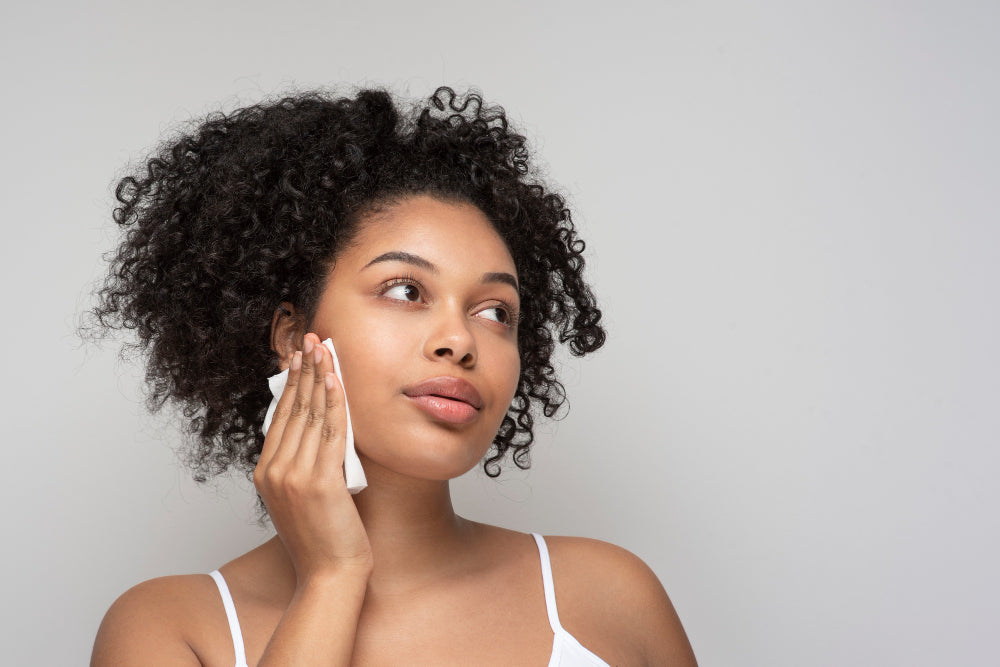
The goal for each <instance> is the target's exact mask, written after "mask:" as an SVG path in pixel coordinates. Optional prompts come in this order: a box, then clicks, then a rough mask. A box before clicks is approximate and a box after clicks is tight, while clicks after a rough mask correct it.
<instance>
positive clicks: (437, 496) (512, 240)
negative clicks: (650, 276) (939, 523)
mask: <svg viewBox="0 0 1000 667" xmlns="http://www.w3.org/2000/svg"><path fill="white" fill-rule="evenodd" d="M528 158H529V156H528V152H527V150H526V148H525V140H524V137H522V136H521V135H519V134H517V133H516V132H515V131H513V130H512V128H511V127H510V126H509V124H508V122H507V119H506V116H505V114H504V111H503V109H501V108H499V107H486V106H483V104H482V100H481V98H480V97H479V96H478V95H475V94H470V95H466V96H464V97H459V96H456V95H455V93H454V92H453V91H452V90H450V89H448V88H441V89H439V90H438V91H437V92H436V93H435V94H434V95H433V96H432V97H431V98H430V105H428V106H427V107H426V108H417V109H416V110H414V112H413V113H412V114H409V115H406V114H403V113H400V111H399V110H398V109H397V106H396V103H395V102H394V101H393V99H392V98H391V96H390V95H388V94H387V93H385V92H383V91H378V90H365V91H361V92H360V93H359V94H357V95H356V96H355V97H354V98H341V99H333V98H330V97H327V96H323V95H319V94H305V95H299V96H297V97H293V98H286V99H284V100H281V101H280V102H278V103H275V104H269V105H257V106H253V107H249V108H246V109H242V110H240V111H237V112H235V113H233V114H231V115H229V116H222V115H219V116H215V117H211V118H209V119H208V120H207V121H206V122H204V123H203V124H202V125H200V126H199V127H198V128H197V129H196V130H195V131H193V132H192V133H190V134H188V135H185V136H181V137H180V138H178V139H176V140H174V141H173V142H170V143H168V144H167V145H165V146H164V147H163V148H162V149H161V151H160V152H159V155H158V156H156V157H154V158H152V159H150V160H149V161H148V162H147V164H146V166H145V168H144V169H143V170H142V171H141V172H140V173H137V174H136V175H134V176H131V177H127V178H125V179H123V180H122V181H121V183H120V184H119V187H118V190H117V197H118V199H119V201H120V202H121V206H120V207H119V208H118V209H117V210H116V211H115V220H116V221H117V222H118V223H119V224H120V225H122V226H124V227H126V228H128V233H127V235H126V238H125V240H124V241H123V243H122V244H121V246H120V247H119V249H118V254H117V256H116V258H115V261H114V263H113V266H112V271H111V274H110V276H109V278H108V282H107V283H106V285H105V287H104V289H103V290H102V292H101V297H102V301H101V303H100V304H99V306H98V307H97V308H95V310H94V311H93V312H94V314H95V315H96V317H97V318H98V321H99V323H100V326H102V327H106V328H113V327H115V326H123V327H126V328H134V329H136V330H137V332H138V334H139V339H140V341H141V344H142V345H143V346H144V347H146V348H148V350H149V366H148V371H147V373H148V379H149V380H150V382H151V386H152V388H153V391H152V394H151V396H150V404H151V405H152V406H154V407H158V406H160V405H162V404H163V402H164V401H165V400H167V399H172V400H175V401H178V402H181V403H183V404H184V405H185V406H186V412H185V414H187V415H188V416H194V417H195V418H194V419H193V421H192V425H191V432H192V434H193V435H194V436H195V439H194V443H193V447H192V450H191V456H190V462H191V464H192V466H193V467H194V470H195V476H196V478H197V479H200V480H203V479H205V478H206V477H207V476H208V475H211V474H217V473H220V472H222V471H225V470H227V469H229V468H230V467H237V468H239V469H242V470H243V471H245V472H246V473H247V474H249V475H251V476H252V479H253V481H254V484H255V486H256V488H257V491H258V493H259V499H260V501H261V504H262V506H261V511H262V514H264V515H266V516H267V517H269V518H270V520H271V522H272V523H273V524H274V527H275V529H276V530H277V535H276V537H274V538H273V539H271V540H270V541H268V542H266V543H265V544H263V545H262V546H260V547H258V548H256V549H253V550H252V551H250V552H248V553H246V554H244V555H242V556H240V557H238V558H236V559H235V560H233V561H231V562H229V563H227V564H225V565H223V566H222V567H221V568H219V570H218V571H217V572H214V573H212V576H207V575H201V574H199V575H187V576H174V577H163V578H160V579H154V580H151V581H147V582H144V583H142V584H139V585H138V586H136V587H134V588H133V589H131V590H129V591H127V592H126V593H125V594H123V595H122V596H121V597H120V598H119V599H118V600H117V601H116V602H115V603H114V604H113V605H112V607H111V609H110V610H109V611H108V613H107V615H106V616H105V619H104V621H103V623H102V625H101V628H100V630H99V631H98V635H97V640H96V643H95V646H94V654H93V658H92V662H93V664H95V665H130V664H142V665H158V664H164V665H181V664H190V665H199V664H201V665H227V666H228V665H233V664H234V661H235V664H237V665H242V664H244V663H245V664H250V665H254V664H256V665H261V666H264V665H276V664H291V663H294V664H308V665H312V664H324V665H326V664H337V665H348V664H387V665H401V664H406V665H419V664H428V665H446V664H447V665H452V664H456V665H473V664H474V665H494V664H495V665H531V664H553V665H555V664H562V665H604V664H616V665H654V664H655V665H667V664H676V665H693V664H695V661H694V656H693V654H692V651H691V648H690V645H689V643H688V641H687V638H686V636H685V634H684V631H683V629H682V627H681V624H680V621H679V620H678V618H677V615H676V613H675V612H674V609H673V607H672V605H671V603H670V600H669V598H668V597H667V595H666V593H665V592H664V590H663V587H662V586H661V584H660V583H659V581H658V580H657V578H656V576H655V575H654V574H653V573H652V571H651V570H650V569H649V568H648V567H647V566H646V565H645V564H644V563H643V562H642V561H641V560H639V559H638V558H637V557H635V556H634V555H632V554H631V553H629V552H627V551H625V550H623V549H620V548H618V547H615V546H613V545H610V544H607V543H604V542H599V541H596V540H589V539H585V538H571V537H549V538H544V539H543V538H541V537H540V536H535V535H529V534H525V533H518V532H514V531H510V530H505V529H502V528H498V527H495V526H488V525H484V524H480V523H476V522H474V521H470V520H467V519H464V518H462V517H460V516H458V515H457V514H456V513H455V512H454V510H453V509H452V505H451V499H450V495H449V486H448V481H449V480H450V479H452V478H454V477H457V476H459V475H461V474H463V473H464V472H466V471H468V470H469V469H471V468H472V467H473V466H474V465H475V464H476V463H477V462H478V461H480V460H482V459H483V458H484V456H486V455H487V453H488V450H489V454H490V455H489V456H488V457H487V458H486V459H485V466H486V471H487V473H488V474H490V475H491V476H496V475H498V474H499V465H498V464H499V462H500V461H501V460H502V459H503V458H504V457H505V456H506V455H507V453H508V452H510V454H511V455H512V458H513V460H514V462H515V464H517V465H518V466H521V467H526V466H527V463H528V459H527V453H528V448H529V446H530V445H531V442H532V426H533V417H532V414H533V412H537V411H541V412H542V413H544V414H545V415H546V416H549V417H551V416H552V415H553V414H554V413H555V411H556V409H557V408H558V407H559V406H560V405H561V404H562V401H563V396H564V395H563V391H562V386H561V385H560V384H559V382H558V380H557V378H556V377H555V372H554V369H553V366H552V364H551V355H552V353H553V349H554V345H555V340H556V339H557V338H558V340H559V342H563V343H568V344H569V347H570V350H571V351H572V352H573V353H574V354H576V355H583V354H586V353H587V352H591V351H593V350H595V349H597V348H598V347H600V346H601V345H602V344H603V342H604V330H603V328H602V327H601V325H600V311H599V310H598V309H597V307H596V304H595V302H594V299H593V296H592V294H591V291H590V289H589V288H588V287H587V285H586V283H585V282H584V281H583V278H582V271H583V259H582V257H581V252H582V251H583V247H584V244H583V241H581V240H579V239H578V238H577V236H576V233H575V231H574V227H573V224H572V221H571V219H570V214H569V211H568V210H567V209H566V207H565V205H564V201H563V199H562V198H561V197H559V196H558V195H556V194H553V193H551V192H550V191H548V190H547V189H546V187H545V186H544V185H543V184H541V183H540V182H539V181H537V179H535V177H534V176H533V175H532V171H531V169H530V166H529V159H528ZM327 339H329V341H330V344H331V347H335V349H336V354H337V357H338V358H339V361H340V370H341V371H342V377H343V379H344V381H343V384H342V383H341V382H340V380H339V379H338V377H337V375H336V373H335V372H334V370H335V369H334V363H333V356H332V354H331V351H332V350H331V349H330V348H328V347H327V346H326V345H324V344H321V342H322V341H325V340H327ZM284 370H287V371H288V372H287V383H286V384H285V386H284V388H283V389H282V390H281V391H279V392H278V400H277V404H276V406H275V407H274V410H273V418H272V419H271V421H270V427H269V428H268V429H267V431H266V435H264V433H263V432H262V429H261V424H262V421H263V420H264V418H265V412H267V411H268V406H269V403H271V401H272V396H271V393H270V391H269V390H268V384H267V383H266V382H265V381H264V380H265V378H266V376H268V375H272V374H275V373H277V372H278V371H284ZM348 420H350V422H349V421H348ZM349 435H353V437H354V439H355V441H356V455H357V458H358V461H359V462H360V464H361V467H362V468H363V471H364V475H365V477H366V478H367V480H366V481H367V488H365V489H364V490H363V491H360V492H359V493H357V495H352V494H351V493H350V492H349V490H348V488H347V483H346V481H345V476H344V461H345V457H348V458H350V457H351V456H352V452H351V447H350V446H349V445H348V444H347V443H348V436H349ZM491 447H492V449H491ZM539 575H541V576H539Z"/></svg>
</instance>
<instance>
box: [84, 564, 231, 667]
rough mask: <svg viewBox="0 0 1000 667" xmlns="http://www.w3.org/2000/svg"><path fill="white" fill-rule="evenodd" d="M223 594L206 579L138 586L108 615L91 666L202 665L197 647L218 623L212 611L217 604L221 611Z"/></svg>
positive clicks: (167, 579) (198, 577) (172, 578)
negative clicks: (204, 635)
mask: <svg viewBox="0 0 1000 667" xmlns="http://www.w3.org/2000/svg"><path fill="white" fill-rule="evenodd" d="M218 595H219V594H218V591H217V589H216V586H215V582H213V581H212V579H211V577H209V576H207V575H177V576H169V577H159V578H156V579H150V580H148V581H144V582H142V583H141V584H138V585H136V586H133V587H132V588H130V589H129V590H127V591H125V592H124V593H122V595H121V596H119V597H118V599H117V600H115V601H114V603H113V604H112V605H111V607H110V608H109V609H108V611H107V613H106V614H105V615H104V620H103V621H101V626H100V628H99V629H98V631H97V638H96V640H95V641H94V652H93V655H92V656H91V665H94V666H99V665H201V664H202V660H201V659H200V658H199V655H198V653H197V652H196V649H195V646H196V645H197V643H198V636H199V635H200V634H201V633H203V632H205V630H207V629H208V628H209V627H210V626H212V625H214V624H217V622H218V620H219V619H218V618H217V614H214V613H211V612H212V611H214V606H215V605H216V604H217V605H218V606H219V607H220V609H221V602H219V601H218ZM222 620H223V622H224V621H225V616H224V615H223V616H222ZM222 630H223V631H225V627H223V628H222Z"/></svg>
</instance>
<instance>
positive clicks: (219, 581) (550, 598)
mask: <svg viewBox="0 0 1000 667" xmlns="http://www.w3.org/2000/svg"><path fill="white" fill-rule="evenodd" d="M531 535H532V537H534V538H535V543H536V544H537V545H538V557H539V559H540V560H541V562H542V586H543V587H544V589H545V610H546V611H547V612H548V615H549V625H550V626H551V627H552V633H553V637H552V655H551V656H550V657H549V667H609V665H608V663H606V662H604V661H603V660H601V659H600V658H599V657H597V656H596V655H594V654H593V653H591V652H590V651H589V650H587V649H586V648H585V647H584V646H583V644H581V643H580V642H578V641H577V639H576V637H574V636H573V635H571V634H570V633H568V632H566V630H565V629H563V626H562V623H560V622H559V610H558V609H557V608H556V589H555V586H554V585H553V584H552V565H551V563H550V562H549V550H548V547H546V546H545V540H544V539H543V538H542V536H541V535H539V534H537V533H532V534H531ZM209 574H210V575H211V577H212V579H214V580H215V585H216V586H218V587H219V595H221V596H222V605H223V606H224V607H225V608H226V618H227V619H229V633H230V634H231V635H232V636H233V651H234V653H235V654H236V667H247V656H246V651H245V649H244V648H243V631H242V630H240V621H239V619H238V618H237V617H236V605H235V604H233V596H232V595H231V594H230V593H229V586H227V585H226V580H225V579H224V578H223V577H222V573H221V572H219V571H218V570H213V571H212V572H210V573H209Z"/></svg>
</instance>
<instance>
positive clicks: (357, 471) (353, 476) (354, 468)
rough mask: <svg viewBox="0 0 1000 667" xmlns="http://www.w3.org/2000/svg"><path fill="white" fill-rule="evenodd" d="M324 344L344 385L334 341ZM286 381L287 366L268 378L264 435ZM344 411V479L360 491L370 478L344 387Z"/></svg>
mask: <svg viewBox="0 0 1000 667" xmlns="http://www.w3.org/2000/svg"><path fill="white" fill-rule="evenodd" d="M323 345H326V349H328V350H330V354H331V356H333V372H334V373H335V374H336V375H337V377H338V378H339V379H340V384H341V386H343V384H344V376H343V375H341V374H340V360H339V359H337V352H336V350H334V349H333V341H332V340H330V339H329V338H327V339H326V340H325V341H323ZM286 382H288V369H287V368H286V369H285V370H283V371H281V372H280V373H278V374H277V375H272V376H271V377H269V378H267V386H268V387H270V388H271V393H272V394H273V395H274V399H273V400H272V401H271V405H269V406H268V408H267V414H266V415H265V416H264V425H263V426H262V427H261V430H262V431H263V432H264V435H267V429H268V427H269V426H270V425H271V419H272V418H273V417H274V409H275V408H276V407H278V398H279V397H281V392H283V391H284V390H285V383H286ZM344 412H345V413H347V448H346V449H345V450H344V480H345V481H346V482H347V490H348V491H350V492H351V493H358V492H359V491H361V490H363V489H364V488H365V487H366V486H368V480H367V479H366V478H365V471H364V470H363V469H362V468H361V459H359V458H358V453H357V452H356V451H354V428H353V427H352V426H351V409H350V407H348V405H347V390H346V389H344Z"/></svg>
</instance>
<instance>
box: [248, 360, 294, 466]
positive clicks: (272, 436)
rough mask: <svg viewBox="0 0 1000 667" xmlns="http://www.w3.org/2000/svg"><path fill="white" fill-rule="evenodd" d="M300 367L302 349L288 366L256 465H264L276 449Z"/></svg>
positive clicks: (290, 407) (287, 414) (286, 420)
mask: <svg viewBox="0 0 1000 667" xmlns="http://www.w3.org/2000/svg"><path fill="white" fill-rule="evenodd" d="M301 369H302V351H301V350H296V352H295V353H294V354H293V355H292V360H291V363H290V364H289V366H288V377H287V379H286V381H285V388H284V390H283V391H282V392H281V396H280V397H279V398H278V404H277V405H276V406H275V408H274V414H273V415H272V416H271V426H270V428H268V429H267V435H266V436H265V437H264V445H263V447H262V448H261V452H260V456H259V457H258V459H257V465H258V466H260V465H261V464H264V465H266V464H267V462H268V461H270V460H271V458H272V457H273V456H274V453H275V451H277V449H278V444H279V443H280V442H281V438H282V435H283V434H284V431H285V424H286V423H287V422H288V416H289V414H290V413H291V411H292V403H293V402H294V401H295V395H296V392H297V391H298V386H299V378H300V377H301V374H302V373H301Z"/></svg>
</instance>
